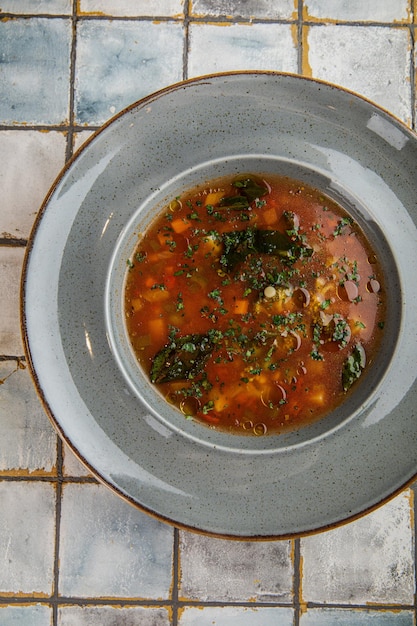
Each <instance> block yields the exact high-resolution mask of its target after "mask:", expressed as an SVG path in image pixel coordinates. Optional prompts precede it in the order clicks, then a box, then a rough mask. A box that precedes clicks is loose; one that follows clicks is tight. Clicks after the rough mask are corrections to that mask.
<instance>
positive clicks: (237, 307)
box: [233, 300, 249, 315]
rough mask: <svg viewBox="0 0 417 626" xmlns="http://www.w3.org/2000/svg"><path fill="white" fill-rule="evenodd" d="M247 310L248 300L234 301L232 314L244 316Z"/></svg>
mask: <svg viewBox="0 0 417 626" xmlns="http://www.w3.org/2000/svg"><path fill="white" fill-rule="evenodd" d="M248 309H249V301H248V300H236V302H235V303H234V305H233V313H236V315H246V313H247V312H248Z"/></svg>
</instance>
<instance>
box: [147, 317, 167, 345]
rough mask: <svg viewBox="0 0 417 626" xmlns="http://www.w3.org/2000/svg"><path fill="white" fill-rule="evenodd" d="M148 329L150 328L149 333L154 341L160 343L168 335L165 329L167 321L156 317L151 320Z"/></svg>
mask: <svg viewBox="0 0 417 626" xmlns="http://www.w3.org/2000/svg"><path fill="white" fill-rule="evenodd" d="M148 328H149V332H150V334H151V336H152V339H153V340H155V339H156V340H158V341H160V340H161V339H163V338H164V335H165V333H166V328H165V320H164V319H162V317H156V318H154V319H152V320H150V321H149V324H148Z"/></svg>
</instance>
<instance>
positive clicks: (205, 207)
mask: <svg viewBox="0 0 417 626" xmlns="http://www.w3.org/2000/svg"><path fill="white" fill-rule="evenodd" d="M125 314H126V324H127V329H128V333H129V336H130V340H131V344H132V347H133V350H134V352H135V354H136V356H137V359H138V362H139V363H140V364H141V366H142V367H143V369H144V370H145V372H146V373H147V375H148V376H149V378H150V381H151V383H152V384H154V385H155V386H156V387H157V388H158V389H159V391H160V392H161V393H162V394H163V395H164V396H165V398H166V399H167V401H168V402H170V403H172V404H173V405H175V406H176V407H177V408H178V409H179V410H180V411H181V412H182V413H183V414H184V419H186V418H188V419H191V418H195V419H197V420H200V421H201V422H203V423H204V424H206V425H209V426H211V427H212V428H216V429H219V430H222V431H227V432H230V433H235V434H252V435H253V434H255V435H264V434H267V433H268V434H269V433H277V432H281V431H284V430H288V429H294V428H299V427H301V426H304V425H306V424H309V423H311V422H312V421H315V420H317V419H319V418H321V417H323V416H324V415H326V414H328V413H329V412H330V411H332V410H333V409H334V408H335V407H337V406H338V405H339V404H340V403H341V402H343V400H344V399H345V398H346V395H347V394H349V393H351V391H352V390H354V388H355V385H356V384H357V380H358V379H359V378H360V377H361V375H362V374H363V372H364V371H366V369H367V368H368V367H369V365H370V364H371V362H372V361H373V360H374V358H375V354H376V351H377V347H378V344H379V341H380V338H381V334H382V328H383V326H384V314H385V307H384V289H383V285H382V276H381V269H380V266H379V264H378V259H377V258H376V255H375V253H374V252H373V251H372V249H371V248H370V245H369V242H368V241H367V239H366V238H365V236H364V234H363V232H362V231H361V230H360V228H359V226H358V225H357V224H356V223H354V222H353V220H352V218H351V217H350V216H349V215H348V214H347V213H346V212H345V211H344V210H343V209H342V208H341V207H340V206H339V205H338V204H337V203H335V202H334V201H333V200H331V199H330V198H328V197H326V196H324V195H323V194H322V193H321V192H320V191H318V190H316V189H313V188H311V187H309V186H307V185H306V184H304V183H300V182H299V181H295V180H292V179H289V178H284V177H279V176H274V175H270V174H268V175H266V176H259V175H256V176H254V175H250V174H248V175H246V174H244V175H241V176H237V177H236V176H235V177H233V178H232V177H228V178H222V179H219V180H216V181H213V182H211V183H210V184H207V185H205V186H200V187H198V188H195V189H193V190H190V192H189V193H185V194H183V195H182V196H181V197H177V198H173V199H172V201H171V202H170V203H169V204H168V205H167V206H166V207H165V208H164V210H163V211H162V212H161V214H160V215H159V216H158V218H157V219H156V220H155V221H154V222H153V223H152V224H151V225H150V227H149V228H148V229H147V231H146V232H144V233H142V234H140V236H139V241H138V245H137V249H136V250H135V252H134V254H133V255H132V258H131V259H130V260H129V261H128V273H127V280H126V289H125Z"/></svg>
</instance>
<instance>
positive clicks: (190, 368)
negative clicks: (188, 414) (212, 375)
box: [150, 334, 214, 383]
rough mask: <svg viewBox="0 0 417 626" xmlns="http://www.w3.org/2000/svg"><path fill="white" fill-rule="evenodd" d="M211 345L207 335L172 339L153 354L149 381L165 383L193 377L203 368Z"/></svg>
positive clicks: (210, 351)
mask: <svg viewBox="0 0 417 626" xmlns="http://www.w3.org/2000/svg"><path fill="white" fill-rule="evenodd" d="M213 347H214V346H213V344H212V343H211V341H210V339H209V337H208V336H207V335H199V334H192V335H185V336H184V337H180V338H179V339H174V340H173V341H172V342H171V343H169V344H167V345H166V346H164V347H163V348H162V349H161V350H160V351H159V352H157V354H156V355H155V356H154V358H153V361H152V367H151V372H150V378H151V382H153V383H167V382H169V381H171V380H186V379H188V378H193V377H194V376H195V375H196V374H198V373H199V372H200V371H201V370H202V369H203V367H204V364H205V362H206V360H207V358H208V357H209V356H210V354H211V353H212V351H213Z"/></svg>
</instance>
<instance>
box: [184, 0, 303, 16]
mask: <svg viewBox="0 0 417 626" xmlns="http://www.w3.org/2000/svg"><path fill="white" fill-rule="evenodd" d="M191 15H193V16H199V17H201V16H221V15H224V16H233V17H244V18H252V17H256V18H264V19H266V18H269V19H291V18H293V17H297V9H296V5H295V3H294V0H192V2H191Z"/></svg>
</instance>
